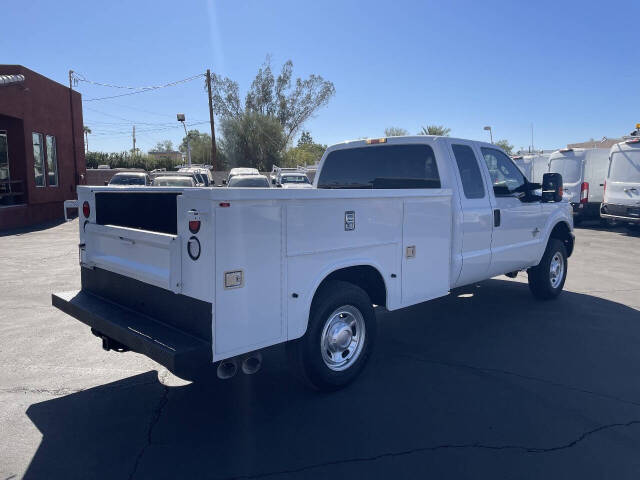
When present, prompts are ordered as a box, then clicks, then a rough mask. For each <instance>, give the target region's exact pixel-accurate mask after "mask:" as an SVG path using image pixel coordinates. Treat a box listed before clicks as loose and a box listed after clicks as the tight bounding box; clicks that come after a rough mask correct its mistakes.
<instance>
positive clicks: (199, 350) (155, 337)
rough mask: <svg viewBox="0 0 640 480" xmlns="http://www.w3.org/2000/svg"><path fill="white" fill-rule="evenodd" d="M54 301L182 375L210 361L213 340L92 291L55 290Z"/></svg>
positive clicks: (70, 313)
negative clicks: (205, 338)
mask: <svg viewBox="0 0 640 480" xmlns="http://www.w3.org/2000/svg"><path fill="white" fill-rule="evenodd" d="M51 303H52V304H53V306H54V307H57V308H59V309H60V310H62V311H63V312H65V313H67V314H68V315H71V316H72V317H74V318H76V319H78V320H80V321H81V322H83V323H85V324H87V325H89V326H90V327H91V328H92V329H93V330H94V331H96V333H97V334H99V335H100V336H106V337H108V339H111V340H115V342H117V343H119V344H122V345H124V346H125V347H127V348H128V349H130V350H132V351H134V352H138V353H141V354H143V355H146V356H147V357H149V358H151V359H152V360H155V361H156V362H158V363H159V364H161V365H164V366H165V367H166V368H167V369H169V370H170V371H171V372H173V373H174V374H176V375H178V376H180V377H183V378H187V379H188V378H191V377H192V376H193V375H194V374H196V373H197V372H198V371H199V370H200V369H201V368H202V367H203V366H206V365H207V364H210V363H211V343H210V342H207V341H205V340H202V339H200V338H197V337H195V336H193V335H190V334H188V333H185V332H184V331H182V330H178V329H176V328H174V327H171V326H169V325H167V324H165V323H162V322H159V321H157V320H155V319H153V318H151V317H149V316H147V315H144V314H141V313H138V312H136V311H134V310H131V309H129V308H126V307H123V306H121V305H118V304H117V303H113V302H111V301H109V300H105V299H104V298H102V297H100V296H97V295H95V294H93V293H91V292H89V291H86V290H74V291H71V292H64V293H54V294H52V295H51Z"/></svg>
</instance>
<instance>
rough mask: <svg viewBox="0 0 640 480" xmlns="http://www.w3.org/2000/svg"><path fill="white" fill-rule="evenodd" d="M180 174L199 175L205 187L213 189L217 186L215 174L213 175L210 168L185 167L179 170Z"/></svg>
mask: <svg viewBox="0 0 640 480" xmlns="http://www.w3.org/2000/svg"><path fill="white" fill-rule="evenodd" d="M178 172H188V173H193V174H196V175H198V176H199V178H200V179H201V181H202V183H203V184H204V186H205V187H213V186H214V184H215V182H214V180H213V174H212V173H211V170H209V169H208V168H203V167H183V168H179V169H178Z"/></svg>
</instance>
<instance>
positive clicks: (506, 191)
mask: <svg viewBox="0 0 640 480" xmlns="http://www.w3.org/2000/svg"><path fill="white" fill-rule="evenodd" d="M481 150H482V156H483V157H484V161H485V162H486V164H487V168H488V169H489V175H490V176H491V183H492V184H493V193H494V194H495V196H496V197H508V196H512V195H513V194H514V193H516V192H518V191H520V188H521V187H522V186H523V185H524V184H525V183H526V179H525V177H524V174H523V173H522V172H521V171H520V169H519V168H518V167H516V165H515V163H513V161H512V160H511V159H510V158H509V157H507V155H505V154H504V153H502V152H501V151H500V150H496V149H494V148H487V147H482V148H481Z"/></svg>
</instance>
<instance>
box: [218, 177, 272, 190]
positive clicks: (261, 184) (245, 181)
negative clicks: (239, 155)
mask: <svg viewBox="0 0 640 480" xmlns="http://www.w3.org/2000/svg"><path fill="white" fill-rule="evenodd" d="M227 187H248V188H269V187H271V185H270V184H269V179H268V178H267V177H265V176H264V175H234V176H233V177H231V179H230V180H229V183H227Z"/></svg>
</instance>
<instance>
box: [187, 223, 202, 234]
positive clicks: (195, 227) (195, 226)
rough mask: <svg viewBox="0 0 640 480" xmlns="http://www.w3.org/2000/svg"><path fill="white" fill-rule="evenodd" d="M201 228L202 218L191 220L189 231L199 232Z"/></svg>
mask: <svg viewBox="0 0 640 480" xmlns="http://www.w3.org/2000/svg"><path fill="white" fill-rule="evenodd" d="M199 230H200V220H189V231H190V232H191V233H198V231H199Z"/></svg>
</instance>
